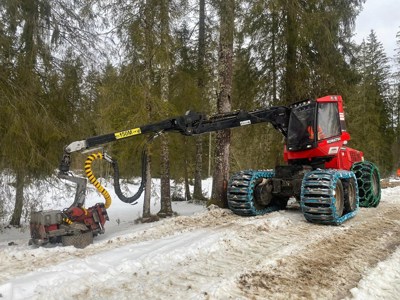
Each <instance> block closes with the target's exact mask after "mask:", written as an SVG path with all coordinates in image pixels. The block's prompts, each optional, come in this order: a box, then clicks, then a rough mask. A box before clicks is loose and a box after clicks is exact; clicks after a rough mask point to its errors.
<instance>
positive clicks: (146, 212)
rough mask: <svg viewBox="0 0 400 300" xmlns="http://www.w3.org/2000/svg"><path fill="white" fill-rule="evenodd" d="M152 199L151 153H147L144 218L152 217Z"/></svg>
mask: <svg viewBox="0 0 400 300" xmlns="http://www.w3.org/2000/svg"><path fill="white" fill-rule="evenodd" d="M150 200H151V154H150V153H147V160H146V185H145V187H144V201H143V219H145V218H150V217H151V212H150Z"/></svg>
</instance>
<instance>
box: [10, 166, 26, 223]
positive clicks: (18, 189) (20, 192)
mask: <svg viewBox="0 0 400 300" xmlns="http://www.w3.org/2000/svg"><path fill="white" fill-rule="evenodd" d="M24 185H25V175H24V172H22V171H17V174H16V178H15V207H14V213H13V215H12V218H11V221H10V225H13V226H19V225H21V215H22V207H23V206H24Z"/></svg>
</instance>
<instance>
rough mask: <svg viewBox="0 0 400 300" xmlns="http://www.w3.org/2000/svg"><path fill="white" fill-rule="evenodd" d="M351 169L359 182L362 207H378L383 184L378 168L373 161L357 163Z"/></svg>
mask: <svg viewBox="0 0 400 300" xmlns="http://www.w3.org/2000/svg"><path fill="white" fill-rule="evenodd" d="M351 170H352V171H353V172H354V174H355V175H356V178H357V183H358V195H359V197H360V206H361V207H377V206H378V205H379V202H380V200H381V184H380V175H379V171H378V168H377V167H376V166H375V165H374V164H373V163H371V162H367V161H365V162H358V163H355V164H354V165H353V166H352V167H351Z"/></svg>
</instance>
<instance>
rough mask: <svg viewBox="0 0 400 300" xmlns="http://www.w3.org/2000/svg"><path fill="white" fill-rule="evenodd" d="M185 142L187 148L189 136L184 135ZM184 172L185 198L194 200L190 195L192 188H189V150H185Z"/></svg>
mask: <svg viewBox="0 0 400 300" xmlns="http://www.w3.org/2000/svg"><path fill="white" fill-rule="evenodd" d="M183 144H184V147H185V149H187V138H186V137H185V136H184V137H183ZM184 159H185V161H184V168H185V169H184V173H185V200H186V201H189V200H192V196H191V195H190V188H189V172H188V168H189V162H188V157H187V152H186V151H185V153H184Z"/></svg>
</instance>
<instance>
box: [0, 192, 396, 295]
mask: <svg viewBox="0 0 400 300" xmlns="http://www.w3.org/2000/svg"><path fill="white" fill-rule="evenodd" d="M296 206H297V204H293V206H292V207H291V208H290V209H288V210H286V211H282V212H275V213H272V214H269V215H266V216H260V217H251V218H244V217H239V216H236V215H233V214H232V213H231V212H230V211H228V210H222V209H218V208H212V209H209V210H206V209H204V210H203V211H201V212H199V213H197V214H195V215H192V216H180V217H175V218H171V219H167V220H164V221H162V222H157V223H153V224H146V225H134V224H126V225H125V226H123V227H121V230H120V231H117V230H114V231H113V232H112V233H109V235H107V233H106V234H105V235H102V236H101V237H100V238H99V239H97V240H96V241H95V244H93V245H91V246H89V247H87V248H85V249H75V248H73V247H49V248H43V247H42V248H32V247H29V246H27V245H23V242H22V241H17V244H18V245H16V246H7V244H4V243H2V244H0V294H1V296H0V299H346V298H347V299H351V298H356V299H398V295H400V265H399V264H400V247H399V246H400V187H397V188H390V189H385V190H383V199H382V202H381V204H380V206H379V207H378V208H374V209H361V210H360V212H359V213H358V215H357V216H356V217H355V218H353V219H351V220H349V221H347V222H346V223H345V224H343V225H341V226H323V225H316V224H310V223H307V222H306V221H305V220H304V218H303V216H302V214H301V212H300V211H299V210H298V209H297V207H296ZM122 228H123V229H122Z"/></svg>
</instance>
